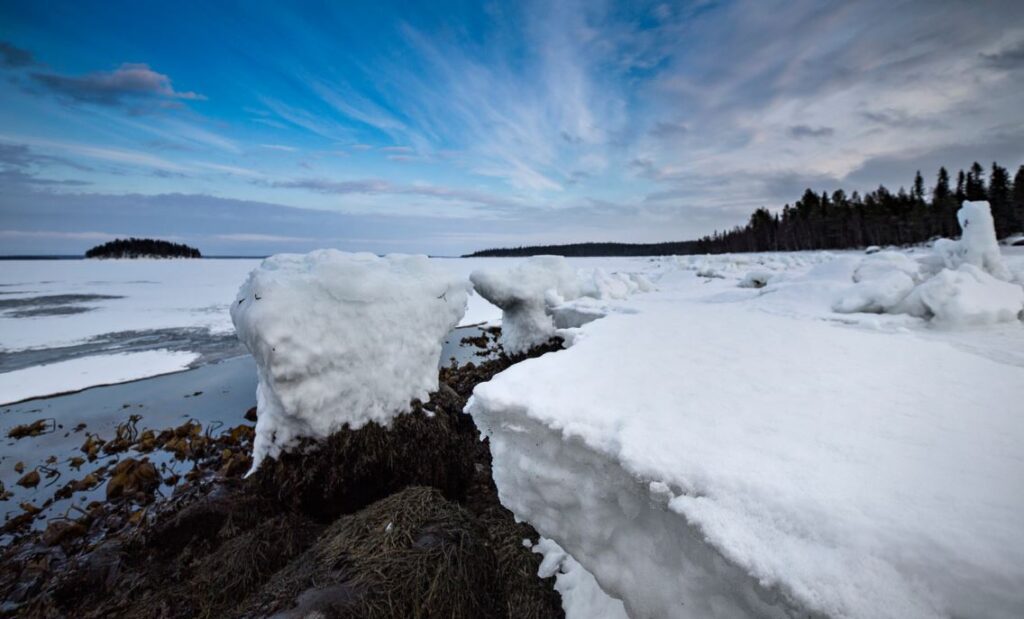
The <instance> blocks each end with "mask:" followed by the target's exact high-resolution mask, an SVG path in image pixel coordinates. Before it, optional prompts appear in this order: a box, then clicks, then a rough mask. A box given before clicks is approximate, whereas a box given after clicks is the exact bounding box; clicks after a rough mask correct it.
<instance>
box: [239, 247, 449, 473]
mask: <svg viewBox="0 0 1024 619" xmlns="http://www.w3.org/2000/svg"><path fill="white" fill-rule="evenodd" d="M467 293H468V283H467V282H465V280H462V279H460V278H458V277H455V276H453V275H451V274H450V273H449V272H447V271H445V270H444V269H442V268H440V267H438V266H437V264H436V263H433V262H431V261H430V260H429V259H427V258H426V257H425V256H403V255H390V256H386V257H384V258H379V257H377V256H374V255H373V254H365V253H363V254H349V253H343V252H340V251H336V250H319V251H315V252H312V253H309V254H305V255H297V254H281V255H277V256H272V257H270V258H268V259H266V260H264V261H263V263H262V264H261V265H260V266H259V268H257V269H255V270H254V271H253V272H252V273H251V274H250V275H249V278H248V279H247V280H246V282H245V283H244V284H243V285H242V287H241V289H240V290H239V292H238V296H237V297H236V299H235V302H234V304H233V305H232V306H231V318H232V320H233V321H234V323H235V328H236V330H237V332H238V337H239V338H240V339H241V340H242V342H243V343H244V344H245V346H246V347H247V348H248V349H249V351H250V352H251V353H252V355H253V357H254V358H255V359H256V365H257V371H258V375H259V385H258V387H257V390H256V394H257V406H258V408H259V411H260V414H259V418H258V419H257V422H256V439H255V444H254V447H253V451H254V453H253V470H255V469H256V468H257V467H258V466H259V464H260V462H261V461H262V460H263V458H264V457H266V456H268V455H269V456H276V455H277V454H278V453H279V452H280V451H281V450H282V449H286V448H288V447H289V446H291V445H293V444H294V443H295V441H297V440H298V439H299V438H300V437H313V438H321V437H326V436H328V435H330V434H331V433H333V432H335V431H337V430H339V429H341V428H342V427H343V426H346V425H348V426H349V427H351V428H359V427H362V426H363V425H364V424H366V423H367V422H370V421H375V422H377V423H381V424H387V423H388V422H389V421H390V420H391V418H392V417H394V416H395V415H396V414H399V413H401V412H404V411H407V410H408V408H409V403H410V401H411V400H412V399H414V398H420V399H423V400H426V397H427V394H428V393H429V392H430V391H433V390H435V389H436V388H437V365H438V359H439V357H440V354H441V343H442V341H443V340H444V337H445V336H446V335H447V334H448V332H449V331H450V330H451V329H452V328H454V327H455V326H456V325H457V324H458V323H459V320H460V319H461V318H462V316H463V314H464V313H465V311H466V299H467Z"/></svg>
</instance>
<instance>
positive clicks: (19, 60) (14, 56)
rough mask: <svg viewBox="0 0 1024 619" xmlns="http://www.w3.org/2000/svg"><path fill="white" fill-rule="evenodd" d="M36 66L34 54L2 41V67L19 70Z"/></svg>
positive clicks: (0, 51)
mask: <svg viewBox="0 0 1024 619" xmlns="http://www.w3.org/2000/svg"><path fill="white" fill-rule="evenodd" d="M34 64H36V60H35V58H34V57H33V56H32V52H30V51H28V50H27V49H21V48H20V47H17V46H15V45H13V44H11V43H8V42H7V41H0V66H3V67H8V68H13V69H17V68H20V67H30V66H32V65H34Z"/></svg>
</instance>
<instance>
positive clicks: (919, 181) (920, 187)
mask: <svg viewBox="0 0 1024 619" xmlns="http://www.w3.org/2000/svg"><path fill="white" fill-rule="evenodd" d="M913 196H914V199H915V200H917V201H918V202H924V178H923V177H922V176H921V170H918V171H917V174H915V175H914V189H913Z"/></svg>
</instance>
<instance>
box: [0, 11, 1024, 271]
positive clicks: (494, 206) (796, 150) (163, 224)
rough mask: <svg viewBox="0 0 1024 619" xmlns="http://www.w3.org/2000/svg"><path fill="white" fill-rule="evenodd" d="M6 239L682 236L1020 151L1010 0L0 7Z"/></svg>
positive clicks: (1019, 19)
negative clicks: (763, 211) (760, 210)
mask: <svg viewBox="0 0 1024 619" xmlns="http://www.w3.org/2000/svg"><path fill="white" fill-rule="evenodd" d="M0 81H2V84H3V86H2V88H0V254H54V253H56V254H71V253H79V252H81V251H84V250H85V249H86V248H88V247H91V246H92V245H95V244H98V243H100V242H103V241H106V240H110V239H112V238H114V237H124V236H149V237H157V238H164V239H169V240H175V241H180V242H186V243H188V244H190V245H194V246H196V247H198V248H200V249H201V250H202V251H203V252H204V253H205V254H208V255H210V254H221V255H226V254H231V255H267V254H272V253H278V252H284V251H309V250H311V249H314V248H318V247H336V248H339V249H343V250H349V251H373V252H377V253H390V252H405V253H428V254H432V255H457V254H461V253H465V252H469V251H473V250H476V249H482V248H487V247H496V246H510V245H511V246H514V245H525V244H545V243H564V242H579V241H624V242H655V241H670V240H685V239H690V238H695V237H697V236H700V235H704V234H707V233H710V232H712V231H714V230H716V229H724V228H728V227H732V226H734V225H738V224H742V223H744V222H745V221H746V219H747V218H748V216H749V214H750V212H751V211H752V210H753V209H755V208H757V207H760V206H766V207H769V208H770V209H778V208H781V207H782V205H783V204H785V203H787V202H792V201H794V200H795V199H797V198H798V197H799V195H800V194H801V193H802V191H803V189H804V188H805V187H810V188H812V189H815V190H816V191H826V190H827V191H832V190H834V189H837V188H840V187H842V188H844V189H845V190H847V192H850V191H852V190H855V189H856V190H861V191H864V190H867V189H871V188H873V187H877V186H878V185H879V184H885V185H887V186H889V187H891V188H893V189H895V188H896V187H899V186H900V185H909V184H910V182H911V180H912V178H913V175H914V172H915V171H916V170H918V169H920V170H921V171H922V173H924V174H925V176H926V178H927V179H928V180H929V181H930V180H931V179H932V178H933V175H934V173H935V171H936V170H937V169H938V167H939V166H940V165H946V166H948V167H950V168H952V169H959V168H966V167H967V166H968V165H970V163H971V162H973V161H975V160H978V161H981V162H982V163H983V164H984V165H986V166H987V165H988V164H990V163H991V162H992V161H994V160H995V161H999V163H1001V164H1002V165H1004V166H1007V167H1010V168H1011V169H1016V167H1017V166H1018V165H1019V164H1021V163H1024V2H1020V1H1019V0H1014V1H1006V2H998V1H991V2H968V1H962V2H948V1H943V0H933V1H927V2H917V1H912V2H900V1H894V0H888V1H885V2H876V1H873V0H864V1H859V2H829V1H826V0H791V1H786V2H772V1H770V0H749V1H747V0H736V1H732V0H723V1H706V0H701V1H695V2H683V3H661V2H651V3H645V2H629V3H615V2H603V1H601V0H595V1H587V2H573V1H571V0H565V1H561V0H555V1H552V0H547V1H542V2H531V1H529V0H526V1H522V2H507V3H486V2H465V3H463V2H443V1H438V2H408V3H391V2H386V1H377V2H372V3H365V2H360V3H356V2H313V1H300V2H291V3H278V2H273V3H271V2H266V3H264V2H258V1H247V2H237V3H233V2H228V1H224V2H189V1H177V2H174V3H170V2H164V3H160V2H142V3H140V2H120V1H117V0H108V1H105V2H102V3H84V2H64V1H58V0H50V1H47V2H31V1H27V0H26V1H12V0H0Z"/></svg>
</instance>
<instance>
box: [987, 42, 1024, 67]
mask: <svg viewBox="0 0 1024 619" xmlns="http://www.w3.org/2000/svg"><path fill="white" fill-rule="evenodd" d="M981 59H982V62H983V64H984V65H985V66H987V67H991V68H993V69H999V70H1002V71H1016V70H1018V69H1024V40H1022V41H1019V42H1018V43H1017V44H1016V45H1012V46H1010V47H1007V48H1005V49H1002V50H1000V51H998V52H996V53H994V54H981Z"/></svg>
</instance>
